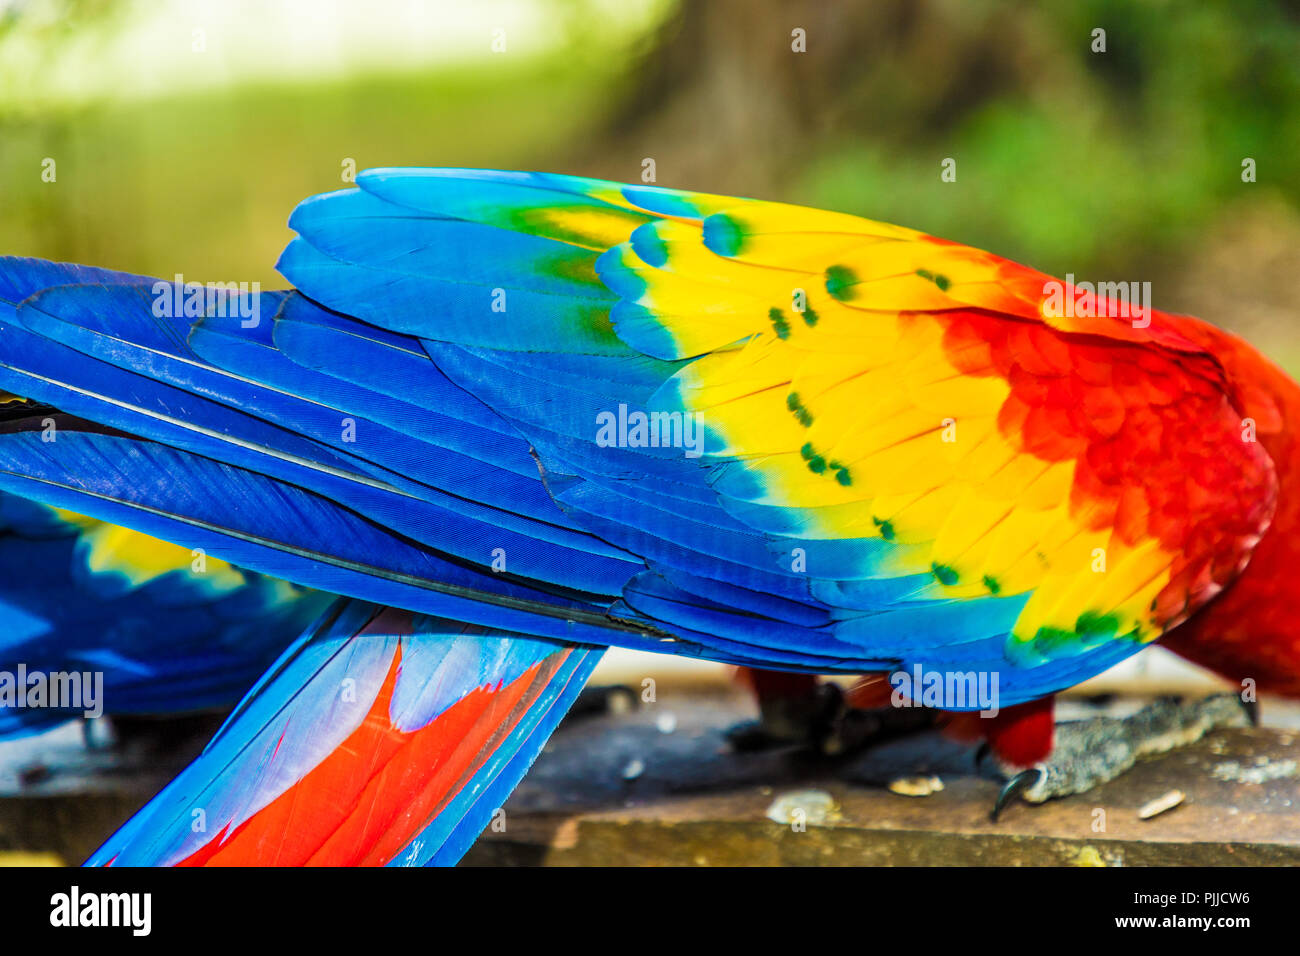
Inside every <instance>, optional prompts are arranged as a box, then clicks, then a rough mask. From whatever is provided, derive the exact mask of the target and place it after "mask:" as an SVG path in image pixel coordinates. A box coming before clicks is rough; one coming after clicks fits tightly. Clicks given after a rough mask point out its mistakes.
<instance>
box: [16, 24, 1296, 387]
mask: <svg viewBox="0 0 1300 956" xmlns="http://www.w3.org/2000/svg"><path fill="white" fill-rule="evenodd" d="M796 28H798V29H802V30H803V31H805V34H806V52H802V53H796V52H793V51H792V49H791V44H792V35H791V31H793V30H795V29H796ZM1096 29H1104V30H1105V42H1106V50H1105V52H1104V53H1102V52H1093V49H1092V47H1093V45H1094V38H1093V31H1094V30H1096ZM494 44H496V46H497V50H495V51H494V49H493V46H494ZM503 44H504V49H501V46H502V45H503ZM647 157H649V158H653V159H654V160H655V165H656V173H657V182H658V183H659V184H660V185H666V186H681V187H686V188H692V189H701V190H707V191H715V192H726V193H736V194H743V195H753V196H760V197H762V198H770V199H780V200H784V201H790V202H801V203H808V204H813V205H818V206H824V207H827V208H833V209H838V210H844V211H848V212H854V213H858V214H861V215H865V216H869V217H871V218H876V219H883V220H887V221H892V222H898V223H901V224H904V225H908V226H912V227H914V228H918V229H923V230H926V231H928V232H932V233H935V234H937V235H941V236H944V237H947V238H950V239H956V240H960V241H962V242H966V243H970V244H972V245H976V246H980V247H983V248H988V249H991V250H993V251H995V252H998V253H1000V254H1002V255H1006V256H1009V257H1011V258H1014V259H1018V260H1020V261H1023V262H1026V263H1028V264H1030V265H1033V266H1036V267H1038V268H1040V269H1043V270H1044V271H1047V272H1049V273H1052V274H1056V275H1063V274H1064V273H1066V272H1072V273H1074V274H1075V275H1076V276H1078V277H1080V278H1091V279H1101V280H1150V281H1152V283H1153V294H1154V299H1155V304H1156V305H1157V306H1158V307H1160V308H1166V309H1172V310H1176V311H1186V312H1193V313H1195V314H1198V315H1201V316H1203V317H1205V318H1208V319H1210V320H1211V321H1215V322H1218V323H1219V324H1222V325H1226V326H1228V327H1230V328H1234V329H1237V330H1240V331H1242V332H1244V333H1245V334H1247V335H1248V336H1250V337H1251V338H1252V339H1253V340H1255V341H1256V342H1257V344H1259V345H1260V346H1261V347H1262V348H1263V349H1264V350H1265V351H1266V352H1268V353H1270V354H1271V355H1273V356H1274V357H1275V358H1277V359H1278V360H1279V361H1280V362H1282V364H1284V365H1285V366H1287V367H1288V368H1290V369H1291V371H1293V372H1297V371H1300V337H1297V336H1296V335H1295V334H1294V330H1295V328H1296V325H1295V322H1296V316H1297V305H1296V303H1297V300H1298V299H1300V295H1297V293H1300V278H1297V277H1300V2H1298V0H1292V2H1283V0H1239V2H1228V0H1207V2H1203V3H1191V2H1186V3H1174V2H1162V0H1125V2H1114V0H1082V2H1075V3H1068V4H1043V5H1042V6H1041V7H1040V8H1034V7H1031V6H1029V5H1026V4H1023V3H1014V2H999V0H876V2H871V3H837V2H829V0H821V2H816V0H808V2H780V0H711V2H708V0H701V2H691V0H681V2H673V0H531V2H529V0H479V2H463V3H456V2H418V0H368V2H366V3H347V2H344V0H261V2H252V0H246V2H239V0H231V2H226V3H214V2H204V0H0V253H15V254H23V255H36V256H45V257H49V258H56V259H63V260H73V261H82V262H91V263H96V264H101V265H108V266H113V267H116V268H120V269H126V270H131V271H135V272H143V273H149V274H160V275H168V276H170V275H172V274H173V273H176V272H182V273H184V274H185V275H186V276H187V277H189V278H194V279H217V280H221V281H230V280H236V281H240V280H245V281H252V280H259V281H261V282H262V283H263V284H264V285H266V286H268V287H274V286H276V285H282V284H283V283H282V281H281V280H279V279H278V278H277V277H276V276H275V273H274V271H273V268H272V266H273V263H274V261H275V258H276V256H277V255H278V253H279V250H280V248H281V247H282V246H283V245H284V243H285V242H286V241H287V240H288V239H289V238H290V233H289V231H288V229H287V228H286V227H285V225H284V223H285V219H286V217H287V216H288V213H289V211H290V210H291V209H292V207H293V206H294V204H295V203H296V202H297V201H298V200H300V199H301V198H303V197H305V196H307V195H310V194H312V193H315V192H320V191H323V190H328V189H334V188H339V187H341V186H342V185H344V182H343V179H342V176H343V172H344V164H345V161H346V160H348V159H351V160H355V162H356V164H357V167H358V168H365V167H367V166H387V165H403V164H415V165H439V166H462V165H463V166H495V167H503V168H522V169H542V170H550V171H559V172H572V173H581V174H585V175H594V176H603V177H608V178H612V179H621V180H630V181H635V180H638V179H639V178H640V176H641V172H642V161H643V159H645V158H647ZM947 157H951V158H953V159H954V160H955V161H956V171H957V178H956V181H955V182H943V181H941V179H940V164H941V162H942V161H943V160H944V159H945V158H947ZM1247 157H1249V158H1251V159H1253V160H1254V161H1255V164H1256V169H1257V172H1256V178H1257V181H1256V182H1253V183H1246V182H1243V181H1242V175H1241V174H1242V161H1243V159H1245V158H1247ZM46 159H53V160H54V161H55V164H56V165H55V175H56V178H55V180H54V181H53V182H47V181H45V180H44V179H43V178H42V172H43V170H44V169H45V168H46V167H45V166H44V165H43V163H44V161H45V160H46Z"/></svg>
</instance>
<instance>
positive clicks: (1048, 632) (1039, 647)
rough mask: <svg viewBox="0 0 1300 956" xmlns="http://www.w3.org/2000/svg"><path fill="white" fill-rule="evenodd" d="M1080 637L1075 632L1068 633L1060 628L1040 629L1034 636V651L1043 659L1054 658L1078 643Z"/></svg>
mask: <svg viewBox="0 0 1300 956" xmlns="http://www.w3.org/2000/svg"><path fill="white" fill-rule="evenodd" d="M1078 640H1079V638H1078V636H1077V635H1076V634H1075V633H1074V631H1067V630H1064V629H1063V628H1059V627H1040V628H1039V629H1038V631H1037V632H1036V633H1035V634H1034V640H1033V644H1034V650H1035V651H1037V652H1038V653H1039V654H1040V655H1042V656H1043V657H1052V656H1053V655H1054V654H1059V653H1060V652H1062V651H1064V650H1066V649H1067V648H1068V647H1069V646H1070V645H1071V644H1075V643H1077V642H1078Z"/></svg>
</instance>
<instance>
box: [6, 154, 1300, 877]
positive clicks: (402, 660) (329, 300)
mask: <svg viewBox="0 0 1300 956" xmlns="http://www.w3.org/2000/svg"><path fill="white" fill-rule="evenodd" d="M357 186H358V187H359V188H355V189H348V190H344V191H341V192H336V193H331V194H328V195H324V196H318V197H316V198H314V199H310V200H308V201H306V202H304V203H303V204H302V205H300V206H299V207H298V209H297V210H296V211H295V212H294V214H293V216H292V218H291V220H290V225H291V226H292V227H293V229H294V230H296V232H297V234H298V237H297V238H296V239H294V240H293V242H291V243H290V245H289V246H288V248H287V249H286V250H285V253H284V255H283V256H282V257H281V260H280V263H279V270H280V272H281V273H282V274H283V275H284V276H285V277H286V278H287V279H288V280H289V281H290V282H291V283H292V284H293V286H294V287H295V288H294V289H293V290H290V291H282V292H266V293H256V294H253V293H248V294H241V293H239V292H237V291H231V290H229V289H218V290H214V289H212V288H210V287H209V288H205V287H203V286H200V285H194V286H190V285H177V284H173V283H170V282H166V281H159V280H153V279H148V278H141V277H138V276H127V275H121V274H117V273H109V272H105V271H102V270H94V269H89V268H87V267H81V266H55V265H51V264H49V263H43V262H39V261H36V260H28V259H9V260H2V261H0V282H3V283H4V284H5V285H6V287H7V289H8V292H7V293H6V295H7V296H8V297H9V298H11V299H13V300H15V301H21V305H20V306H19V307H18V309H17V310H16V313H15V314H14V315H12V316H10V317H8V318H7V319H6V320H5V321H4V322H3V328H0V387H3V388H6V389H8V390H9V391H11V392H13V393H15V394H18V395H23V396H25V397H26V398H27V399H28V400H29V402H30V404H29V405H27V406H24V410H25V413H24V414H22V415H18V416H11V417H10V419H9V420H8V421H7V422H6V423H5V425H4V427H3V429H0V488H2V489H4V490H7V491H10V492H12V493H14V494H17V495H22V496H25V497H29V498H32V499H36V500H40V501H44V502H48V503H49V504H51V505H54V506H57V507H61V508H66V509H71V510H75V511H77V512H79V513H83V514H88V515H92V516H94V517H95V518H98V519H101V520H104V521H109V522H116V523H118V524H122V525H126V526H129V527H132V528H137V529H139V530H141V531H143V532H146V533H148V534H151V535H155V536H157V537H160V538H164V539H167V540H169V541H174V542H176V543H178V544H180V545H182V546H185V547H202V548H204V549H205V550H206V552H207V553H209V554H211V555H214V556H217V557H221V558H223V559H226V560H229V561H232V562H234V563H236V564H238V565H240V566H243V567H249V568H252V569H255V570H257V571H261V572H264V573H267V574H271V575H277V576H280V577H283V578H286V579H288V580H291V581H294V582H297V583H299V584H301V585H304V586H308V587H312V588H316V589H320V590H322V591H328V592H333V593H336V594H339V595H343V596H344V599H342V600H341V601H340V602H339V603H338V604H337V605H336V606H334V607H333V608H332V609H331V611H330V612H328V613H327V614H326V615H324V616H323V617H322V618H321V619H320V620H319V621H318V622H317V624H316V625H314V626H313V627H312V628H311V629H309V630H308V632H307V633H305V634H304V635H303V637H302V638H300V639H299V641H298V642H296V643H295V644H294V645H293V646H292V647H291V648H290V649H289V650H288V651H286V653H285V654H284V656H282V657H281V658H280V660H279V661H277V662H276V664H274V665H273V666H272V667H271V668H270V670H268V671H267V673H266V675H265V676H264V677H263V678H262V680H261V681H260V682H259V684H258V686H257V687H255V688H254V689H253V690H252V691H251V692H250V693H249V695H248V696H247V697H246V698H245V699H244V701H243V702H242V703H241V704H240V705H239V706H238V707H237V708H236V710H235V712H234V714H232V716H231V718H230V719H229V720H228V721H227V723H226V725H225V726H224V727H223V729H222V731H221V732H220V733H219V734H218V735H217V737H216V738H215V739H214V740H213V742H212V743H211V745H210V746H209V747H208V749H207V750H206V751H205V752H204V754H203V755H202V756H200V757H199V758H198V759H197V760H196V762H195V763H194V764H193V765H192V766H191V767H189V768H188V769H187V770H186V771H185V772H184V773H183V774H182V775H181V777H180V778H178V779H177V781H176V782H174V783H173V784H172V785H171V786H169V787H168V788H167V789H165V790H164V791H163V792H162V793H160V794H159V795H158V796H157V797H156V798H155V799H154V800H153V801H151V802H150V804H149V805H148V806H146V807H145V808H144V809H143V810H142V811H141V812H140V813H139V814H138V815H137V816H136V817H134V818H133V819H132V820H131V821H130V822H128V823H127V824H126V826H124V827H123V828H122V830H120V831H119V832H118V833H117V834H116V835H115V836H114V837H113V838H112V839H110V840H109V841H108V843H107V844H106V845H105V846H104V847H103V848H102V849H101V850H100V851H99V852H98V853H96V854H95V856H94V857H93V858H92V862H94V863H104V864H110V863H119V864H127V863H131V864H195V863H208V864H219V863H276V864H305V863H376V864H424V863H445V862H454V861H455V860H456V859H457V858H458V857H459V855H460V854H461V853H462V852H463V851H464V849H465V848H466V847H468V845H469V844H470V843H471V842H472V841H473V840H474V839H475V837H476V836H477V834H478V833H479V832H480V831H481V829H482V828H483V826H484V825H485V823H486V822H487V820H488V819H489V817H490V815H491V814H492V812H493V811H494V810H495V809H496V808H497V807H499V806H500V804H501V802H503V800H504V798H505V796H506V795H507V794H508V793H509V792H510V790H511V789H512V788H513V786H514V784H515V783H516V782H517V781H518V779H519V778H520V777H521V776H522V774H523V773H524V771H525V770H526V769H527V767H528V765H529V763H530V762H531V760H532V759H533V757H534V756H535V755H536V754H537V753H538V751H539V750H540V748H541V746H542V744H543V743H544V741H545V739H546V736H547V735H548V734H549V733H550V731H551V729H552V728H553V727H554V726H555V724H556V722H557V721H558V720H559V717H560V716H561V715H562V714H563V712H564V710H565V709H566V708H567V706H568V704H569V703H570V702H571V700H572V699H573V697H574V695H575V694H576V693H577V691H578V689H580V688H581V686H582V684H583V682H584V681H585V679H586V677H587V676H588V674H589V673H590V672H591V669H592V667H593V666H594V664H595V662H596V660H597V659H598V658H599V656H600V653H601V649H602V648H603V647H605V646H608V645H623V646H628V647H636V648H642V649H649V650H654V651H661V652H665V653H675V654H688V655H696V656H701V657H708V658H712V659H715V660H721V661H726V662H730V663H735V664H740V665H744V666H747V667H753V668H761V669H765V670H776V671H788V672H795V673H807V674H817V673H854V674H893V673H906V674H909V675H920V676H921V677H923V676H924V675H926V674H931V673H933V674H938V675H941V676H942V675H976V676H977V677H978V676H982V677H983V678H985V679H987V680H988V686H994V687H996V694H997V700H996V705H997V706H996V709H997V710H998V713H999V716H997V717H991V718H990V719H989V720H988V721H987V734H986V736H987V737H988V738H989V740H990V742H991V744H992V746H993V749H994V751H995V753H997V754H998V756H999V757H1001V758H1002V759H1003V762H1004V764H1005V765H1006V766H1007V767H1008V768H1009V769H1013V770H1014V769H1017V768H1021V767H1031V768H1033V769H1032V770H1031V774H1032V775H1031V776H1029V777H1024V778H1020V779H1021V780H1022V789H1023V790H1024V793H1025V795H1026V796H1027V797H1029V798H1030V799H1042V798H1044V797H1046V796H1050V795H1052V794H1053V793H1064V792H1069V791H1070V790H1071V789H1072V788H1073V789H1077V788H1078V786H1079V785H1080V781H1079V773H1078V768H1077V767H1076V766H1074V765H1073V764H1071V762H1070V758H1069V753H1070V750H1069V747H1067V746H1063V743H1064V738H1065V737H1066V736H1068V731H1067V729H1066V728H1068V727H1069V725H1062V728H1058V732H1057V733H1056V734H1055V736H1054V733H1053V727H1052V723H1051V716H1050V715H1051V710H1050V700H1051V697H1052V695H1053V694H1055V693H1056V692H1058V691H1060V690H1062V689H1065V688H1068V687H1070V686H1071V685H1073V684H1076V683H1078V682H1079V681H1081V680H1084V679H1086V678H1088V677H1091V676H1093V675H1095V674H1098V673H1100V672H1101V671H1103V670H1105V669H1106V668H1108V667H1109V666H1111V665H1112V664H1114V663H1116V662H1118V661H1121V660H1123V659H1124V658H1126V657H1128V656H1130V655H1132V654H1134V653H1136V652H1137V651H1139V650H1141V649H1142V648H1143V647H1146V646H1148V645H1149V644H1151V643H1152V642H1155V641H1162V642H1163V643H1165V644H1166V645H1168V646H1171V647H1173V648H1174V649H1175V650H1177V651H1178V652H1179V653H1181V654H1184V655H1185V656H1187V657H1189V658H1190V659H1192V660H1194V661H1197V662H1199V663H1203V664H1205V665H1207V666H1209V667H1211V668H1214V669H1215V670H1217V671H1219V672H1220V673H1222V674H1224V675H1225V676H1227V677H1229V678H1230V679H1232V680H1244V679H1250V680H1251V681H1253V683H1254V685H1256V686H1258V687H1259V688H1260V689H1264V690H1274V691H1277V692H1280V693H1287V694H1300V635H1298V634H1297V632H1296V630H1295V629H1294V628H1293V627H1292V626H1291V622H1290V620H1289V616H1290V615H1289V606H1288V605H1289V601H1288V598H1287V589H1288V586H1289V575H1290V574H1291V573H1292V569H1293V568H1294V567H1295V566H1296V562H1297V558H1300V555H1297V554H1296V550H1297V548H1300V544H1297V543H1296V542H1297V540H1298V539H1297V535H1296V531H1297V530H1300V488H1293V487H1292V486H1293V485H1294V484H1295V483H1296V482H1297V480H1300V478H1298V477H1297V472H1296V466H1297V463H1298V461H1300V459H1298V456H1300V449H1298V447H1297V440H1296V422H1297V421H1298V420H1300V419H1298V416H1300V388H1297V386H1296V384H1295V383H1294V382H1292V381H1291V379H1289V378H1288V377H1287V376H1286V375H1285V374H1283V373H1282V372H1281V371H1280V370H1278V369H1277V368H1276V367H1275V366H1274V365H1272V364H1271V363H1270V362H1268V361H1267V360H1266V359H1264V358H1263V357H1262V356H1260V355H1259V354H1258V353H1257V352H1256V351H1255V350H1254V349H1252V348H1251V347H1250V346H1249V345H1247V344H1246V343H1244V342H1242V341H1241V340H1239V339H1237V338H1235V337H1233V336H1231V335H1229V334H1227V333H1225V332H1222V331H1220V330H1219V329H1217V328H1215V327H1214V326H1212V325H1209V324H1207V323H1204V322H1201V321H1198V320H1196V319H1192V318H1188V317H1183V316H1174V315H1169V314H1165V313H1162V312H1159V311H1157V310H1146V311H1144V312H1141V313H1140V314H1138V315H1136V316H1134V315H1130V314H1127V313H1121V312H1120V311H1119V310H1118V309H1117V306H1118V303H1117V302H1114V301H1110V300H1108V299H1106V298H1105V297H1104V296H1098V295H1096V293H1095V292H1093V291H1090V290H1082V289H1080V288H1076V287H1073V286H1066V285H1064V284H1061V283H1054V281H1053V280H1052V279H1051V277H1049V276H1046V275H1044V274H1042V273H1039V272H1036V271H1034V270H1032V269H1029V268H1026V267H1024V266H1020V265H1017V264H1015V263H1012V262H1009V261H1007V260H1005V259H1001V258H998V257H997V256H994V255H991V254H989V253H985V252H981V251H978V250H975V249H971V248H968V247H966V246H962V245H959V244H956V243H952V242H947V241H944V240H941V239H937V238H934V237H932V236H928V235H925V234H922V233H919V232H915V231H912V230H909V229H904V228H900V227H896V226H890V225H885V224H881V223H877V222H872V221H869V220H866V219H861V218H858V217H856V216H850V215H844V214H839V213H832V212H823V211H819V210H814V209H807V208H800V207H796V206H788V205H782V204H778V203H771V202H762V201H754V200H743V199H735V198H730V197H725V196H715V195H705V194H700V193H691V192H683V191H678V190H671V189H662V188H655V187H647V186H626V185H619V184H616V183H609V182H602V181H596V180H589V179H580V178H574V177H568V176H557V175H548V174H540V173H510V172H496V171H478V170H446V169H381V170H372V171H369V172H367V173H364V174H362V175H360V176H358V178H357ZM43 422H52V423H53V424H52V429H53V434H55V435H56V436H57V437H56V439H55V440H53V441H44V440H43V439H42V428H44V429H45V430H46V431H47V432H48V431H50V428H51V426H49V425H45V426H43V425H42V423H43ZM1229 704H1230V705H1231V706H1229V707H1228V709H1227V710H1228V711H1232V712H1233V713H1228V712H1227V711H1225V709H1224V708H1223V707H1222V706H1221V705H1219V704H1215V703H1211V704H1210V705H1205V706H1201V705H1197V706H1195V707H1191V708H1189V709H1187V710H1186V712H1180V713H1179V714H1176V715H1173V716H1171V717H1170V720H1172V721H1174V722H1175V723H1178V724H1179V726H1180V727H1181V728H1183V729H1184V730H1186V728H1188V727H1198V728H1200V729H1204V727H1206V726H1212V725H1214V724H1216V723H1221V722H1225V721H1231V720H1233V719H1240V718H1241V716H1242V714H1241V713H1240V708H1238V707H1236V705H1235V702H1233V701H1229ZM942 706H943V707H945V708H946V709H950V710H970V711H977V710H981V709H988V708H986V707H985V702H983V701H973V700H964V701H958V700H953V699H949V698H945V699H943V701H942ZM1234 714H1235V717H1234ZM1054 742H1055V744H1056V748H1055V751H1054V750H1053V744H1054ZM1094 763H1095V761H1094ZM1112 770H1113V768H1112ZM1104 772H1105V771H1104ZM1094 779H1096V778H1095V776H1094ZM1085 782H1086V781H1085ZM200 816H201V818H202V821H203V825H202V826H201V827H199V826H196V825H195V822H194V821H195V820H196V819H199V817H200Z"/></svg>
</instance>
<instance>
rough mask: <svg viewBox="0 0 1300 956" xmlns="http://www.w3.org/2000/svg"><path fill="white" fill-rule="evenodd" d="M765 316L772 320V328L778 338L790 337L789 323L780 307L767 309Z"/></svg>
mask: <svg viewBox="0 0 1300 956" xmlns="http://www.w3.org/2000/svg"><path fill="white" fill-rule="evenodd" d="M767 317H768V318H769V319H771V320H772V328H774V329H775V330H776V337H777V338H778V339H788V338H789V337H790V323H789V322H788V321H786V317H785V313H784V312H782V311H781V310H780V309H775V308H773V309H768V310H767Z"/></svg>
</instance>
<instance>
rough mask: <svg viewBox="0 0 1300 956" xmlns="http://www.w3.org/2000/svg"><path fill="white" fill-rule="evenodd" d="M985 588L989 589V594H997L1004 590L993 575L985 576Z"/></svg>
mask: <svg viewBox="0 0 1300 956" xmlns="http://www.w3.org/2000/svg"><path fill="white" fill-rule="evenodd" d="M984 586H985V587H986V588H988V589H989V594H997V593H998V592H999V591H1001V590H1002V585H1001V584H999V583H998V579H997V578H995V577H993V575H991V574H986V575H984Z"/></svg>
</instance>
